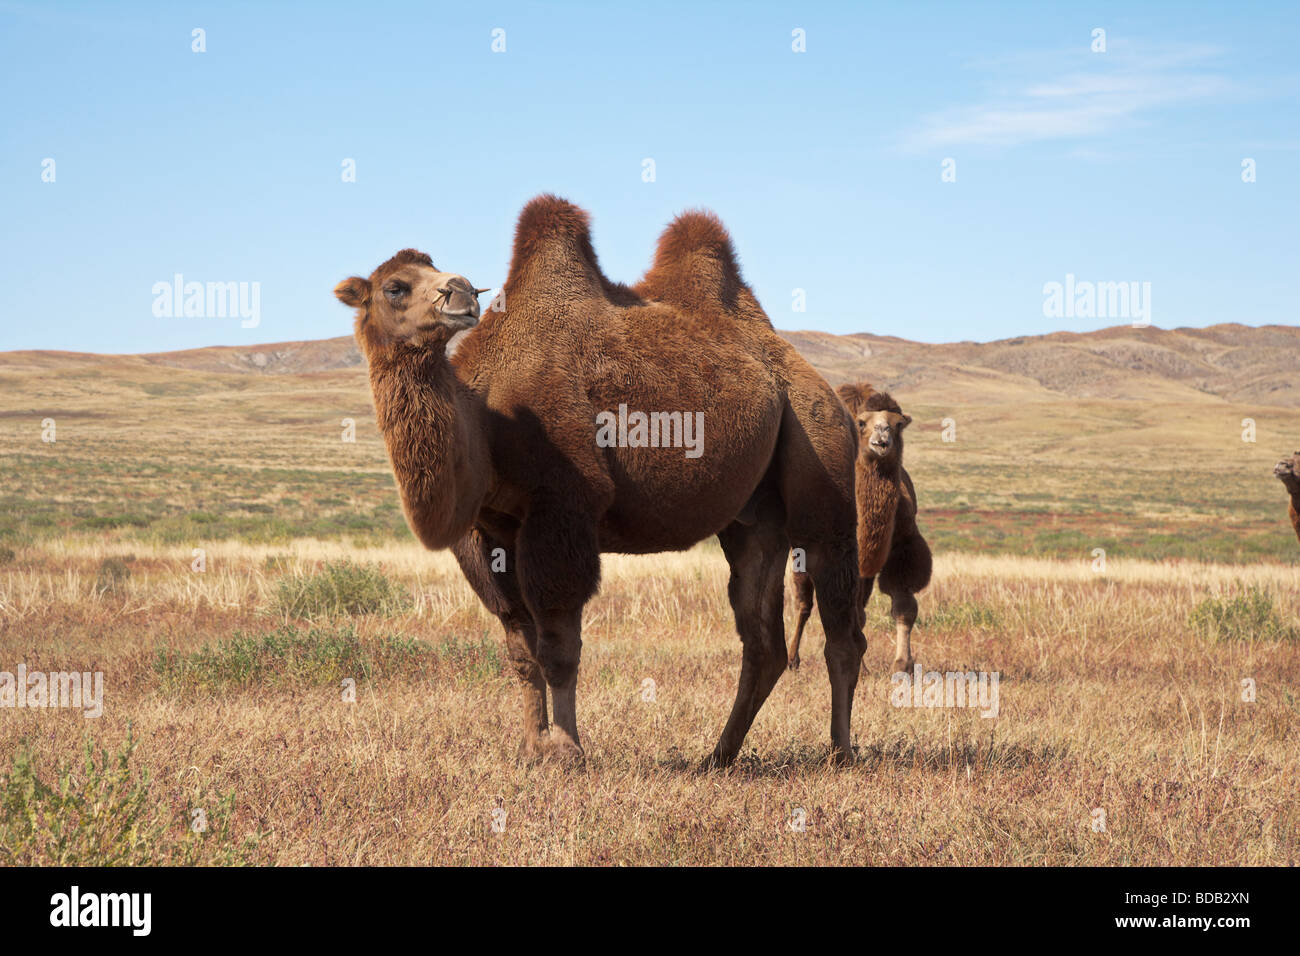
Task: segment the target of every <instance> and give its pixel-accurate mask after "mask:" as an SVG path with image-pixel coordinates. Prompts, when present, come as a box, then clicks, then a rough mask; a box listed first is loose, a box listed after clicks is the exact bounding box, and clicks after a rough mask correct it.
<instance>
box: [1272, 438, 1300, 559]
mask: <svg viewBox="0 0 1300 956" xmlns="http://www.w3.org/2000/svg"><path fill="white" fill-rule="evenodd" d="M1273 474H1275V475H1277V477H1279V478H1281V479H1282V484H1283V485H1284V486H1285V487H1286V490H1287V493H1288V494H1290V495H1291V507H1290V509H1288V513H1289V514H1290V516H1291V527H1293V528H1295V536H1296V538H1300V451H1298V452H1296V453H1295V454H1294V455H1292V456H1291V457H1290V458H1283V459H1282V460H1281V461H1279V462H1278V463H1277V464H1276V465H1275V466H1274V467H1273Z"/></svg>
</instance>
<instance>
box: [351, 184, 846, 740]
mask: <svg viewBox="0 0 1300 956" xmlns="http://www.w3.org/2000/svg"><path fill="white" fill-rule="evenodd" d="M402 255H404V254H399V256H398V257H394V258H395V259H396V258H400V257H401V256H402ZM390 262H392V260H390ZM387 266H388V263H386V264H385V267H387ZM385 267H381V269H380V270H378V271H377V272H376V274H375V275H374V276H372V277H371V279H370V280H369V281H368V282H367V280H363V279H359V278H356V277H354V278H353V279H349V280H347V281H346V282H344V283H341V284H340V286H339V290H337V291H336V294H338V295H339V298H340V299H342V300H343V301H344V302H346V303H347V304H350V305H354V306H356V307H357V308H358V323H357V339H358V342H359V343H360V345H361V348H362V350H363V352H364V354H365V355H366V359H367V362H368V363H369V365H370V369H371V384H372V390H373V391H374V394H375V404H376V409H377V412H378V415H379V421H380V427H381V429H382V430H383V432H384V436H385V440H386V442H387V445H388V449H389V454H390V457H391V459H392V462H393V468H394V472H395V474H396V475H397V479H398V484H399V486H400V488H401V492H402V498H403V503H404V505H405V506H406V511H407V516H408V518H409V520H410V523H411V526H412V528H413V530H415V532H416V534H417V535H418V536H419V537H420V539H421V540H422V541H423V542H424V543H425V544H426V545H427V546H429V547H431V548H442V547H448V546H450V547H452V549H453V551H454V552H455V554H456V556H457V559H458V560H459V561H460V564H461V567H462V569H463V570H464V572H465V574H466V576H467V578H468V579H469V582H470V584H471V586H472V587H473V588H474V590H475V591H476V593H478V595H479V597H480V598H481V599H482V600H483V601H484V603H485V605H487V607H488V608H489V609H490V610H492V611H493V612H494V613H496V614H497V616H498V617H499V618H500V619H501V621H502V625H503V627H504V629H505V632H506V641H507V647H508V650H509V655H510V659H511V662H512V664H513V666H514V668H515V670H516V672H517V674H518V676H519V677H520V679H521V680H522V682H523V684H524V689H523V693H524V727H523V744H522V748H521V749H522V751H523V752H524V754H525V755H526V756H529V757H539V756H540V757H545V756H550V755H555V756H558V757H561V758H566V759H579V758H581V756H582V748H581V745H580V743H579V738H578V730H577V718H576V703H575V687H576V680H577V670H578V662H579V655H580V649H581V644H582V642H581V637H580V624H581V615H582V609H583V605H584V604H585V603H586V601H587V600H588V599H589V598H590V597H591V596H592V595H593V594H594V593H595V592H596V590H597V588H598V585H599V580H600V554H601V552H604V551H617V552H625V553H648V552H656V551H668V550H680V549H684V548H688V547H690V546H691V545H693V544H694V543H696V542H697V541H699V540H701V539H703V538H705V537H707V536H709V535H713V534H717V535H718V537H719V539H720V541H721V543H722V547H723V550H724V553H725V554H726V557H727V559H728V562H729V563H730V565H731V583H730V586H729V594H730V598H731V603H732V607H733V609H734V611H735V616H736V627H737V630H738V632H739V634H740V637H741V640H742V643H743V647H744V653H743V657H742V666H741V674H740V684H739V688H738V690H737V695H736V701H735V704H734V706H733V708H732V712H731V716H730V718H729V720H728V722H727V725H726V728H725V729H724V730H723V733H722V736H721V738H720V739H719V741H718V745H717V747H716V748H715V749H714V752H713V754H712V755H711V757H710V758H709V761H708V763H709V764H710V765H724V764H727V763H730V762H731V761H732V760H733V759H734V758H735V756H736V754H737V752H738V751H739V749H740V745H741V742H742V741H743V739H744V737H745V734H746V732H747V731H748V729H749V726H750V724H751V723H752V721H753V719H754V716H755V715H756V714H757V712H758V709H759V707H760V706H761V705H762V703H763V701H764V699H765V698H766V697H767V696H768V694H769V693H770V691H771V689H772V686H773V685H774V684H775V683H776V680H777V679H778V677H779V676H780V674H781V673H782V672H783V671H784V669H785V639H784V630H783V621H782V602H783V590H784V589H783V577H784V566H785V557H786V554H787V553H788V551H789V549H790V548H791V547H799V548H803V549H805V551H806V553H807V554H808V562H809V571H810V574H811V576H812V579H813V583H814V586H815V590H816V593H817V599H818V603H819V605H820V608H821V614H822V621H823V625H824V626H825V628H826V631H827V634H828V640H827V648H826V656H827V663H828V670H829V672H830V676H831V685H832V694H831V697H832V704H831V709H832V717H831V736H832V743H833V745H834V749H835V753H836V755H837V756H838V757H840V758H847V757H848V756H849V755H850V754H851V749H850V743H849V717H850V712H851V707H852V696H853V690H854V687H855V685H856V682H857V674H858V670H859V667H860V662H861V658H862V653H863V651H864V650H865V647H866V643H865V640H864V639H863V637H862V633H861V628H860V625H859V624H858V622H857V613H856V610H855V608H854V592H855V586H856V578H857V575H856V565H857V556H856V542H855V536H854V531H853V528H854V515H855V504H854V499H853V494H854V492H853V487H854V474H853V470H854V460H855V455H856V451H857V444H858V443H857V434H856V431H855V429H854V425H853V421H852V419H851V418H850V417H849V415H848V414H847V412H846V411H845V409H844V407H843V405H842V404H841V403H840V402H839V401H838V400H837V399H836V397H835V395H834V393H833V392H832V390H831V389H830V387H829V386H828V385H827V384H826V382H825V381H824V380H823V379H822V378H821V376H820V375H818V374H817V372H816V371H815V370H813V368H812V367H811V366H810V365H808V363H807V362H805V361H804V360H803V359H802V358H801V357H800V356H799V355H798V353H796V352H795V351H794V349H793V348H792V347H791V346H790V345H789V344H788V343H786V342H785V341H784V340H783V339H781V338H780V337H779V336H777V335H776V333H775V332H774V331H773V330H772V327H771V323H770V321H769V320H768V319H767V316H766V315H765V314H764V313H763V310H762V308H761V307H760V306H759V305H758V302H757V300H756V299H755V298H754V296H753V294H752V292H751V291H750V290H749V288H748V286H746V285H745V284H744V281H743V279H741V277H740V272H739V268H738V267H737V266H736V262H735V255H734V250H733V248H732V244H731V240H730V237H729V236H727V234H726V230H725V229H723V228H722V225H721V223H720V222H719V221H718V220H717V218H716V217H715V216H713V215H712V214H709V213H686V214H684V215H682V216H679V217H678V218H677V219H676V220H675V221H674V222H673V223H672V224H670V225H669V227H668V228H667V229H666V230H665V232H664V234H663V236H662V237H661V239H660V242H659V248H658V250H657V252H656V255H655V260H654V265H653V266H652V268H651V269H650V270H649V272H647V273H646V276H645V277H644V278H643V279H642V281H641V282H640V283H638V284H637V285H636V286H633V287H628V286H624V285H621V284H618V283H614V282H611V281H609V280H608V279H607V278H606V277H605V276H604V274H603V273H602V272H601V269H600V266H599V263H598V261H597V258H596V254H595V250H594V246H593V244H592V242H591V236H590V229H589V222H588V217H587V215H586V213H585V212H583V211H582V210H581V209H579V208H578V207H576V206H574V205H572V204H571V203H568V202H566V201H565V200H562V199H559V198H557V197H554V196H540V197H538V198H537V199H534V200H533V201H531V202H530V203H528V205H527V206H525V208H524V210H523V211H522V213H521V214H520V217H519V223H518V227H517V229H516V234H515V242H514V252H513V257H512V260H511V265H510V272H509V275H508V277H507V279H506V282H505V284H504V286H503V290H502V294H501V295H500V296H499V297H498V299H497V300H496V301H495V302H494V304H493V307H492V308H490V309H489V310H488V311H487V312H486V313H484V314H483V317H482V320H481V321H480V322H479V323H478V325H477V327H476V328H474V329H473V331H471V332H469V333H468V334H467V335H465V336H464V337H463V339H462V340H461V341H460V344H459V347H458V348H457V350H456V352H455V354H454V356H452V357H451V359H450V360H448V359H447V357H446V356H445V354H444V352H445V342H446V340H447V338H449V337H450V332H451V331H452V330H453V328H459V327H463V324H464V322H466V321H468V319H467V318H466V315H465V313H466V311H467V310H468V307H465V308H463V309H462V308H461V307H460V300H459V298H458V296H459V293H458V292H457V293H456V295H455V296H452V299H453V300H454V301H455V302H456V303H457V309H456V314H455V315H454V316H451V317H450V318H447V317H445V316H443V315H442V314H441V313H440V312H439V306H438V302H439V301H441V300H440V299H439V295H443V294H446V293H447V292H448V290H449V289H451V288H452V287H453V286H455V289H460V288H462V287H468V283H467V282H465V281H464V279H463V277H456V276H449V275H448V274H442V273H437V272H436V270H434V269H433V267H432V266H431V265H425V266H423V267H417V265H413V264H411V263H410V262H404V263H400V264H398V265H397V266H395V267H394V268H395V269H396V270H397V272H396V273H395V274H394V276H389V277H386V276H385V275H384V274H383V272H384V268H385ZM420 268H422V269H423V271H420ZM412 270H414V271H412ZM394 282H402V283H405V287H406V288H407V291H406V292H402V291H401V290H397V291H395V292H391V294H393V295H396V296H398V300H396V301H398V304H397V305H391V304H390V303H389V299H388V298H386V296H387V295H389V294H390V292H383V291H381V288H383V289H387V288H388V287H387V286H386V285H384V284H385V283H394ZM404 302H410V303H418V304H419V311H418V314H416V312H414V311H413V307H412V306H402V305H401V303H404ZM473 311H474V314H475V315H477V308H475V309H474V310H473ZM444 318H447V326H446V329H445V330H444V329H443V327H442V324H441V323H443V321H444ZM453 320H454V321H453ZM620 404H622V405H626V406H627V407H628V409H629V410H631V411H636V410H639V411H644V412H674V411H680V412H683V413H694V412H697V411H698V412H703V413H704V430H703V439H704V444H703V447H702V454H700V455H699V456H698V457H686V455H685V451H684V449H683V448H682V447H657V448H656V447H600V446H598V444H597V442H596V433H597V415H598V414H600V413H605V412H615V411H617V410H618V408H619V406H620ZM548 689H549V691H550V694H551V702H552V705H553V707H552V714H551V717H552V718H553V719H552V720H550V721H548V710H547V698H546V693H547V691H548ZM548 723H549V727H548Z"/></svg>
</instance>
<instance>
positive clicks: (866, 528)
mask: <svg viewBox="0 0 1300 956" xmlns="http://www.w3.org/2000/svg"><path fill="white" fill-rule="evenodd" d="M836 393H837V394H838V395H839V396H840V398H841V400H843V402H844V405H845V407H846V408H847V409H848V410H849V413H850V414H851V415H852V416H853V420H854V421H855V422H856V423H857V426H858V431H859V441H860V444H859V446H858V461H857V502H858V521H857V528H858V577H859V581H858V585H859V597H858V601H859V607H860V608H861V614H862V617H863V619H865V617H866V607H867V602H868V601H869V600H871V590H872V587H873V585H874V584H875V582H876V579H877V577H879V580H880V590H881V591H883V592H885V593H886V594H888V595H889V601H890V606H889V613H890V616H892V617H893V619H894V671H895V672H898V671H910V670H911V669H912V665H913V663H914V661H913V658H912V626H913V625H914V624H915V623H916V612H917V604H916V594H917V592H918V591H922V590H924V589H925V587H926V586H927V585H928V584H929V583H930V573H931V571H932V568H933V561H932V558H931V555H930V546H929V545H928V544H927V543H926V541H925V538H924V536H923V535H922V534H921V530H920V528H918V527H917V524H916V489H915V488H914V487H913V486H912V476H911V475H909V474H908V473H907V469H906V468H904V467H903V430H904V429H905V428H907V426H908V425H910V424H911V423H912V419H911V416H909V415H905V414H903V409H902V408H900V407H899V405H898V402H896V401H894V399H893V398H891V397H890V395H889V393H888V392H877V391H876V390H875V389H873V388H872V387H871V386H870V385H868V384H867V383H866V382H858V383H855V384H846V385H841V386H840V387H839V388H838V389H837V390H836ZM794 591H795V606H796V607H797V608H798V613H799V619H798V623H797V624H796V625H795V631H794V639H793V640H791V642H790V667H791V668H797V667H798V666H799V642H800V641H801V640H802V639H803V629H804V625H805V624H807V623H808V616H809V615H810V614H812V607H813V587H812V582H811V581H810V580H809V579H808V575H807V574H806V573H802V572H800V571H798V570H796V571H795V573H794ZM864 623H865V620H864Z"/></svg>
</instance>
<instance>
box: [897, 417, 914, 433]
mask: <svg viewBox="0 0 1300 956" xmlns="http://www.w3.org/2000/svg"><path fill="white" fill-rule="evenodd" d="M910 424H912V416H911V415H904V416H903V418H902V420H901V421H899V423H898V430H899V431H900V432H901V431H902V430H903V429H904V428H906V427H907V426H908V425H910Z"/></svg>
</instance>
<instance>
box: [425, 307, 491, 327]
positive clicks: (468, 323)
mask: <svg viewBox="0 0 1300 956" xmlns="http://www.w3.org/2000/svg"><path fill="white" fill-rule="evenodd" d="M476 325H478V309H462V310H459V311H456V312H444V311H443V310H441V309H439V310H438V312H437V318H436V319H433V320H431V321H428V322H422V323H420V324H419V325H417V326H416V328H417V329H418V330H419V331H421V332H431V331H433V330H434V329H439V328H442V329H454V330H455V331H457V332H459V331H461V330H462V329H469V328H473V327H474V326H476Z"/></svg>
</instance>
